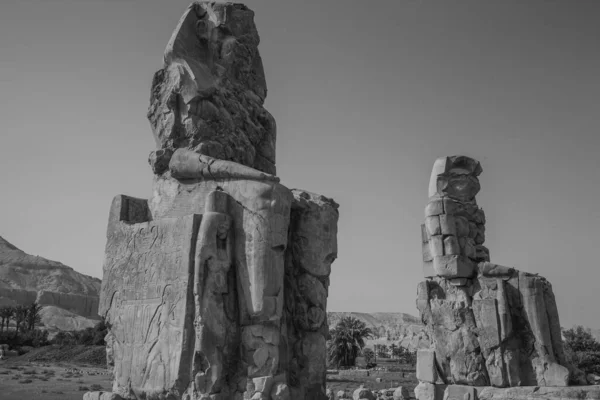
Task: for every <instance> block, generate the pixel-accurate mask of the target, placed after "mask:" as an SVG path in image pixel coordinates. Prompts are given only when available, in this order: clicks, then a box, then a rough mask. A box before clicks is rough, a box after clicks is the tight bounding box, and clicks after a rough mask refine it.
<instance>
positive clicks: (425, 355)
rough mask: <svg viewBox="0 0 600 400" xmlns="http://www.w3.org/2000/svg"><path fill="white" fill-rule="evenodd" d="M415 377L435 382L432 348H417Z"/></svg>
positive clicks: (435, 373)
mask: <svg viewBox="0 0 600 400" xmlns="http://www.w3.org/2000/svg"><path fill="white" fill-rule="evenodd" d="M417 379H418V380H420V381H421V382H429V383H435V381H436V380H437V372H436V368H435V351H434V350H432V349H421V350H417Z"/></svg>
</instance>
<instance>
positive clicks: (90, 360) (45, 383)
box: [0, 346, 111, 400]
mask: <svg viewBox="0 0 600 400" xmlns="http://www.w3.org/2000/svg"><path fill="white" fill-rule="evenodd" d="M103 357H104V355H103V348H102V347H100V346H69V348H65V347H62V348H61V347H58V346H47V347H43V348H39V349H35V350H32V351H31V352H29V353H27V354H24V355H22V356H19V357H14V358H9V359H7V360H3V361H0V398H2V400H29V399H41V400H81V399H82V397H83V394H84V393H85V392H87V391H90V390H106V391H109V390H110V388H111V376H110V373H109V372H108V370H107V369H106V368H103V366H102V358H103Z"/></svg>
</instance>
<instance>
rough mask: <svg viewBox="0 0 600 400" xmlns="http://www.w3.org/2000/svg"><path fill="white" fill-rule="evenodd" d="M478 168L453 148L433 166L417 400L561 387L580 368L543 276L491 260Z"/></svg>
mask: <svg viewBox="0 0 600 400" xmlns="http://www.w3.org/2000/svg"><path fill="white" fill-rule="evenodd" d="M481 172H482V169H481V165H480V163H479V162H478V161H476V160H474V159H472V158H469V157H465V156H453V157H442V158H439V159H437V160H436V161H435V163H434V166H433V171H432V173H431V178H430V181H429V202H428V203H427V206H426V208H425V224H423V225H422V226H421V231H422V242H423V244H422V246H423V272H424V275H425V278H426V280H425V281H424V282H421V283H420V284H419V286H418V290H417V308H418V309H419V312H420V314H421V318H422V320H423V322H424V323H425V324H426V325H427V329H428V331H429V335H430V337H431V338H432V344H431V348H430V349H428V350H420V351H418V354H417V378H418V379H419V381H420V384H419V386H418V387H417V389H415V393H416V394H417V397H418V398H419V399H434V398H441V396H442V394H441V393H443V392H444V390H445V391H446V394H445V395H444V396H445V398H449V399H452V398H460V399H461V400H462V399H463V396H464V395H469V396H470V398H471V399H474V398H475V397H476V394H475V391H476V390H475V387H482V386H493V387H498V388H502V387H513V386H566V385H568V383H569V379H570V377H573V375H575V374H576V373H577V372H578V371H576V370H575V369H573V368H571V367H570V366H569V365H568V364H567V362H566V360H565V355H564V351H563V344H562V339H561V330H560V321H559V317H558V310H557V307H556V301H555V299H554V294H553V292H552V285H551V284H550V282H548V281H547V280H546V279H544V278H543V277H541V276H538V275H537V274H535V275H534V274H530V273H526V272H520V271H517V270H515V269H514V268H509V267H505V266H500V265H496V264H492V263H490V255H489V251H488V249H487V248H486V247H485V246H484V245H483V243H484V241H485V222H486V221H485V214H484V212H483V210H482V209H481V208H479V206H478V205H477V201H476V199H475V196H476V195H477V193H478V192H479V190H480V184H479V179H478V176H479V175H480V174H481ZM446 385H464V386H462V387H460V386H448V387H446ZM440 391H441V392H440ZM465 398H466V397H465Z"/></svg>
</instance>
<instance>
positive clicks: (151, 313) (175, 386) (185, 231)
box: [100, 215, 200, 397]
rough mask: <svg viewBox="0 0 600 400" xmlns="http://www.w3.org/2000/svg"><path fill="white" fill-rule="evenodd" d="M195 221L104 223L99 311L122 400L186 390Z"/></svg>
mask: <svg viewBox="0 0 600 400" xmlns="http://www.w3.org/2000/svg"><path fill="white" fill-rule="evenodd" d="M199 223H200V219H199V218H198V217H196V216H194V215H191V216H187V217H180V218H168V219H167V218H165V219H161V220H156V221H151V222H146V223H141V224H134V225H127V224H124V223H120V224H114V225H112V226H109V235H108V241H107V245H106V259H105V264H104V277H103V280H102V296H101V304H100V313H101V315H103V316H104V317H105V318H106V321H107V322H108V323H109V324H110V325H111V326H112V328H111V334H112V335H113V337H114V342H113V343H114V344H115V345H114V347H113V348H112V352H113V357H114V363H115V366H114V374H115V383H114V386H113V390H114V391H115V392H116V393H118V394H119V395H121V396H122V397H128V396H129V395H130V394H131V393H130V390H131V391H133V392H134V393H135V392H140V393H145V394H146V395H147V396H154V395H158V394H159V393H163V392H164V391H167V392H171V393H181V392H184V391H185V389H186V387H185V386H184V384H182V382H188V381H189V379H190V376H189V374H190V371H189V370H187V368H186V367H187V365H189V359H188V357H189V356H188V353H187V352H184V351H183V345H184V343H185V342H189V341H190V340H191V337H190V335H192V334H193V329H192V325H191V322H190V321H189V318H187V315H188V312H189V311H188V310H189V309H190V307H191V302H192V299H191V298H190V295H189V289H190V284H191V282H190V275H191V274H192V273H193V263H192V262H190V261H191V260H193V257H194V247H195V243H196V239H197V233H196V232H197V229H198V225H199ZM166 266H168V267H167V268H165V267H166Z"/></svg>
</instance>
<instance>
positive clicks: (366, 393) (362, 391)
mask: <svg viewBox="0 0 600 400" xmlns="http://www.w3.org/2000/svg"><path fill="white" fill-rule="evenodd" d="M352 398H353V399H354V400H360V399H367V400H375V399H376V397H375V395H374V394H373V392H372V391H370V390H369V389H367V388H364V387H362V386H361V387H359V388H358V389H356V390H355V391H354V393H352Z"/></svg>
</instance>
